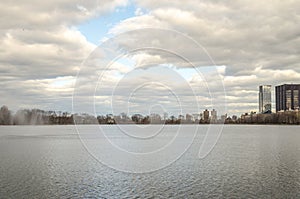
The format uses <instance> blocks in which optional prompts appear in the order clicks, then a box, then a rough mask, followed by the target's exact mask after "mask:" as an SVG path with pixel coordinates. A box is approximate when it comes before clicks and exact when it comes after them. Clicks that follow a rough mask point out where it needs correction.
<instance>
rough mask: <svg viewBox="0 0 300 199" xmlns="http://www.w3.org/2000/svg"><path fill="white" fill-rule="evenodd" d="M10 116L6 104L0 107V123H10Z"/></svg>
mask: <svg viewBox="0 0 300 199" xmlns="http://www.w3.org/2000/svg"><path fill="white" fill-rule="evenodd" d="M11 124H12V116H11V112H10V111H9V110H8V107H7V106H2V107H1V109H0V125H11Z"/></svg>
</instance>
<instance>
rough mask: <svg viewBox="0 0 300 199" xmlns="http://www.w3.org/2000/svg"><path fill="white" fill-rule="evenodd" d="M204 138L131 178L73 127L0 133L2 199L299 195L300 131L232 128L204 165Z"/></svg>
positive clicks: (226, 130)
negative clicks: (89, 147)
mask: <svg viewBox="0 0 300 199" xmlns="http://www.w3.org/2000/svg"><path fill="white" fill-rule="evenodd" d="M81 128H83V129H84V128H86V129H87V130H89V128H91V127H89V126H84V127H81ZM107 128H112V132H113V131H116V130H115V129H114V128H115V127H113V126H110V127H107ZM183 128H185V127H183ZM112 136H114V134H112ZM166 137H168V136H166ZM89 139H93V134H90V137H89ZM202 139H203V134H201V132H200V133H199V134H198V135H197V137H196V139H195V140H194V142H193V144H192V146H191V148H189V150H188V151H187V152H186V153H185V154H184V155H183V156H182V157H181V158H180V159H179V160H178V161H176V162H175V163H173V164H171V165H170V166H168V167H166V168H164V169H161V170H159V171H156V172H151V173H146V174H131V173H123V172H119V171H116V170H113V169H111V168H109V167H106V166H104V165H102V164H101V163H99V162H98V161H96V160H95V159H94V158H92V157H91V155H90V154H89V153H88V152H87V151H86V150H85V148H84V147H83V146H82V144H81V142H80V140H79V139H78V135H77V134H76V131H75V130H74V127H73V126H17V127H16V126H14V127H0V171H1V172H0V196H1V197H0V198H2V197H4V198H24V197H25V198H51V197H53V198H70V197H72V198H74V197H84V198H87V197H97V198H120V197H122V198H135V197H137V198H138V197H140V198H151V197H155V198H157V197H161V198H167V197H174V198H208V197H210V198H219V197H226V198H241V197H242V198H299V197H300V158H299V157H300V133H299V127H297V126H225V128H224V131H223V133H222V136H221V138H220V140H219V141H218V144H217V145H216V147H215V148H214V150H213V151H212V152H211V153H210V154H209V155H208V156H207V157H206V158H205V159H202V160H200V159H198V156H197V155H198V152H199V146H200V143H201V140H202ZM98 141H99V144H101V139H98ZM183 141H184V138H183ZM122 143H126V139H123V140H122ZM158 144H159V143H158ZM141 147H143V146H141ZM112 158H117V157H112ZM128 164H130V163H128ZM141 164H143V163H141Z"/></svg>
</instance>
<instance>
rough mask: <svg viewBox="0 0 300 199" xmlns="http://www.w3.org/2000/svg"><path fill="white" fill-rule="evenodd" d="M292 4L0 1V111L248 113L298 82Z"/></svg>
mask: <svg viewBox="0 0 300 199" xmlns="http://www.w3.org/2000/svg"><path fill="white" fill-rule="evenodd" d="M299 10H300V3H299V1H297V0H287V1H279V0H265V1H259V0H251V1H250V0H227V1H222V0H217V1H209V0H202V1H198V0H186V1H184V3H183V2H182V1H180V0H174V1H166V0H160V1H158V0H151V1H150V0H136V1H134V0H131V1H130V0H109V1H108V0H101V1H100V0H97V1H95V0H93V1H92V0H84V1H83V0H63V1H62V0H53V1H49V2H41V1H36V0H24V1H15V0H11V1H2V2H0V13H1V14H0V15H1V17H0V27H1V29H0V73H1V76H0V79H1V80H0V96H1V97H0V105H7V106H8V107H9V109H10V110H12V111H16V110H18V109H24V108H39V109H44V110H61V111H68V112H88V113H94V114H106V113H114V114H119V113H121V112H126V113H128V114H134V113H142V114H151V113H154V112H157V113H159V114H162V113H163V112H168V113H169V114H173V115H178V114H185V113H199V112H200V111H202V110H203V109H206V108H208V109H212V108H215V109H217V110H218V111H219V113H220V114H225V113H228V114H229V115H233V114H236V115H240V114H242V113H245V112H250V111H258V86H259V85H264V84H270V85H272V86H273V90H272V91H273V94H272V95H273V110H274V109H275V108H274V107H275V99H274V92H275V86H277V85H280V84H284V83H300V67H299V66H300V64H299V63H300V62H299V60H300V56H299V54H300V53H299V52H300V48H299V46H300V29H299V25H300V24H299V22H300V14H299Z"/></svg>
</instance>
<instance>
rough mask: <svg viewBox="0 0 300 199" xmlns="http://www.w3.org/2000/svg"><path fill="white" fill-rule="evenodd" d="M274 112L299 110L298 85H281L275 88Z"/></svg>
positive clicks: (299, 93) (299, 92) (299, 87)
mask: <svg viewBox="0 0 300 199" xmlns="http://www.w3.org/2000/svg"><path fill="white" fill-rule="evenodd" d="M275 95H276V111H286V110H296V109H299V105H300V102H299V99H300V84H283V85H280V86H276V87H275Z"/></svg>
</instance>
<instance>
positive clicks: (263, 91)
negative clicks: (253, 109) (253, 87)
mask: <svg viewBox="0 0 300 199" xmlns="http://www.w3.org/2000/svg"><path fill="white" fill-rule="evenodd" d="M271 89H272V86H271V85H263V86H259V112H260V113H271V112H272V98H271Z"/></svg>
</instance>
